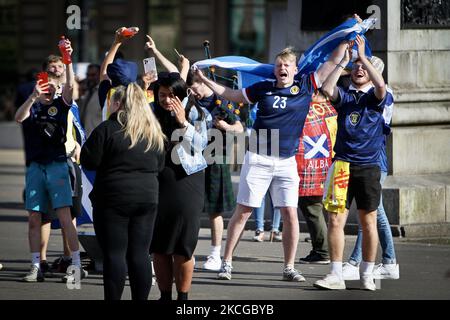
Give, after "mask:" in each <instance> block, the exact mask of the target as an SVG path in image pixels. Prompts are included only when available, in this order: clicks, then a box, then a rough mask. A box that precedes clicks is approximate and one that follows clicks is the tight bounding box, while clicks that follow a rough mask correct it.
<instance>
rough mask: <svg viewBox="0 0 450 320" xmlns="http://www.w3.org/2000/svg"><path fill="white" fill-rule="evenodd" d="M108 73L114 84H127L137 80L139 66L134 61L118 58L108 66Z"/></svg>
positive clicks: (115, 85)
mask: <svg viewBox="0 0 450 320" xmlns="http://www.w3.org/2000/svg"><path fill="white" fill-rule="evenodd" d="M106 73H107V74H108V77H109V78H110V79H111V81H112V86H113V87H117V86H120V85H122V86H127V85H128V84H130V83H131V82H136V80H137V75H138V66H137V64H136V63H134V62H132V61H126V60H122V59H116V60H115V61H114V62H113V63H111V64H109V65H108V67H107V68H106Z"/></svg>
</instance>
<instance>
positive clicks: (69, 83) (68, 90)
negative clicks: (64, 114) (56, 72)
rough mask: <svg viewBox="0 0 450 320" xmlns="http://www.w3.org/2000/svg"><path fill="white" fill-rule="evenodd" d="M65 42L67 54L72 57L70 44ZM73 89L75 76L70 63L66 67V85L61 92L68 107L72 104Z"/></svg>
mask: <svg viewBox="0 0 450 320" xmlns="http://www.w3.org/2000/svg"><path fill="white" fill-rule="evenodd" d="M65 42H66V50H67V53H69V54H70V55H72V52H73V49H72V46H71V44H70V41H69V40H68V39H66V40H65ZM74 89H75V74H74V73H73V64H72V62H71V63H69V64H67V65H66V83H65V84H64V87H63V92H62V97H63V99H64V102H65V103H67V104H68V105H71V104H72V101H73V98H74V96H73V92H74Z"/></svg>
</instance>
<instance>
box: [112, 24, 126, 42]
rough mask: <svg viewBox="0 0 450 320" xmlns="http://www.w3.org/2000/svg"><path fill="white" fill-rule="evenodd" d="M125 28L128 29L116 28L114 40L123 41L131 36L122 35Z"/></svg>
mask: <svg viewBox="0 0 450 320" xmlns="http://www.w3.org/2000/svg"><path fill="white" fill-rule="evenodd" d="M125 29H126V28H125V27H121V28H119V29H117V30H116V32H115V34H114V42H115V43H123V42H124V41H125V40H127V39H129V37H125V36H124V35H122V31H123V30H125Z"/></svg>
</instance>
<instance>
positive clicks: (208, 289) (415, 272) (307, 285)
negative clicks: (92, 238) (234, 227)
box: [0, 150, 450, 301]
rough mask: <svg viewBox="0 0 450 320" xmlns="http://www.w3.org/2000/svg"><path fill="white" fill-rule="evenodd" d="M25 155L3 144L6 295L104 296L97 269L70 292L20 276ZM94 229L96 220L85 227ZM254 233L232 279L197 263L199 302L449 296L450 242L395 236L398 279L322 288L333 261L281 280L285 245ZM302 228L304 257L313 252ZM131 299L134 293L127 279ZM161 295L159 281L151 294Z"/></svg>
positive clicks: (0, 176) (1, 292)
mask: <svg viewBox="0 0 450 320" xmlns="http://www.w3.org/2000/svg"><path fill="white" fill-rule="evenodd" d="M23 175H24V166H23V154H22V152H21V151H16V150H0V222H1V223H0V263H1V264H3V269H2V270H1V271H0V300H40V299H44V300H60V299H64V300H99V299H103V288H102V277H101V274H95V273H92V274H90V276H89V277H88V278H87V279H86V280H84V281H83V282H82V285H81V289H79V290H69V289H67V287H66V285H65V284H63V283H61V282H60V280H59V277H52V278H46V280H45V282H43V283H35V284H30V283H23V282H20V279H21V277H22V276H23V274H24V273H25V272H26V271H28V269H29V253H28V238H27V213H26V211H25V210H24V209H23V204H22V201H21V192H22V188H23V183H24V176H23ZM82 229H84V230H90V229H91V226H83V228H82ZM252 235H253V231H251V230H247V231H245V233H244V235H243V240H242V241H241V243H240V245H239V247H238V248H237V250H236V258H235V260H234V261H233V265H234V270H233V279H232V280H231V281H218V280H216V279H215V276H216V274H215V273H211V272H205V271H202V270H201V269H196V272H195V274H194V281H193V286H192V290H191V293H190V299H192V300H220V301H231V300H255V301H257V300H280V301H281V300H367V299H368V300H372V299H383V300H397V299H407V300H410V299H413V300H415V299H424V300H428V299H438V300H440V299H445V300H448V299H450V246H448V245H433V244H427V243H415V242H410V241H407V240H408V239H399V238H395V245H396V252H397V259H398V261H399V263H400V276H401V278H400V279H399V280H383V281H381V290H377V291H375V292H365V291H361V290H359V289H358V287H359V283H358V281H348V282H347V287H348V288H347V290H343V291H339V292H334V291H321V290H317V289H315V288H314V287H313V286H312V284H313V283H314V281H316V280H317V279H319V278H321V277H322V276H323V275H324V274H326V273H327V271H328V270H329V266H315V265H311V266H309V265H299V264H298V265H297V267H298V268H300V270H301V271H302V272H303V273H304V275H305V277H306V279H307V281H306V282H303V283H292V282H285V281H282V280H281V272H282V267H283V265H282V261H283V259H282V246H281V244H280V243H270V242H263V243H255V242H252V241H251V238H252ZM307 236H308V235H307V234H305V233H302V234H301V235H300V242H299V246H298V252H297V260H298V258H300V257H303V256H305V255H306V254H307V253H308V252H309V250H310V243H307V242H305V238H306V237H307ZM354 241H355V237H354V236H348V237H347V241H346V248H345V252H346V253H345V255H346V256H348V254H349V253H350V250H351V248H352V246H353V244H354ZM209 245H210V242H209V230H208V229H201V232H200V240H199V243H198V247H197V250H196V253H195V256H196V259H197V264H196V267H197V268H200V267H201V265H202V260H204V259H205V256H206V255H207V254H208V251H209ZM60 254H61V236H60V231H59V230H54V231H52V235H51V240H50V245H49V257H48V259H49V260H50V261H53V260H54V259H56V258H57V257H58V256H59V255H60ZM123 298H124V299H130V291H129V287H128V285H127V287H126V289H125V292H124V296H123ZM158 298H159V291H158V289H157V288H156V287H153V288H152V290H151V293H150V299H151V300H156V299H158Z"/></svg>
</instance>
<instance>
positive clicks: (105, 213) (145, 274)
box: [93, 204, 157, 300]
mask: <svg viewBox="0 0 450 320" xmlns="http://www.w3.org/2000/svg"><path fill="white" fill-rule="evenodd" d="M156 210H157V204H127V205H120V206H114V207H113V208H98V207H94V212H93V218H94V229H95V233H96V236H97V239H98V242H99V244H100V247H101V248H102V252H103V285H104V293H105V300H120V298H121V297H122V292H123V289H124V286H125V279H126V274H127V270H128V277H129V281H130V288H131V298H132V299H133V300H147V299H148V295H149V293H150V289H151V286H152V276H153V275H152V268H151V263H150V255H149V249H150V242H151V240H152V236H153V228H154V224H155V218H156Z"/></svg>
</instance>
